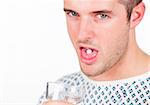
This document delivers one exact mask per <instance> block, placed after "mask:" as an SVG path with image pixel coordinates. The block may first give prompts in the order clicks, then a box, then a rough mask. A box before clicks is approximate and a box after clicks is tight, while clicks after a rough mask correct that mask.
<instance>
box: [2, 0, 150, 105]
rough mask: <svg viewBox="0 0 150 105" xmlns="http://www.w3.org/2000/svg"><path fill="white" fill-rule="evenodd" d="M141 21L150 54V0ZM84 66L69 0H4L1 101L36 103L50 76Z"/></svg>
mask: <svg viewBox="0 0 150 105" xmlns="http://www.w3.org/2000/svg"><path fill="white" fill-rule="evenodd" d="M145 1H146V7H147V10H146V15H145V17H144V20H143V21H142V23H140V25H139V26H138V27H137V40H138V43H139V46H140V47H141V48H142V49H143V50H144V51H146V52H147V53H149V54H150V30H149V28H148V27H149V26H150V1H149V0H145ZM75 71H79V66H78V62H77V57H76V54H75V51H74V49H73V47H72V45H71V42H70V40H69V37H68V34H67V30H66V24H65V17H64V14H63V0H0V105H36V103H37V101H38V98H39V97H40V95H41V94H42V92H43V91H44V89H45V85H46V82H47V81H55V80H56V79H58V78H60V77H61V76H63V75H66V74H68V73H72V72H75Z"/></svg>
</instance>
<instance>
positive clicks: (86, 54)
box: [81, 48, 97, 60]
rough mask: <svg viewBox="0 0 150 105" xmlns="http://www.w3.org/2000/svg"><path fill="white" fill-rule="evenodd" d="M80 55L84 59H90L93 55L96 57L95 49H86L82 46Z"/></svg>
mask: <svg viewBox="0 0 150 105" xmlns="http://www.w3.org/2000/svg"><path fill="white" fill-rule="evenodd" d="M89 50H91V53H88V51H89ZM81 55H82V57H83V58H84V59H86V60H91V59H93V58H94V57H96V55H97V51H96V50H93V49H86V48H82V50H81Z"/></svg>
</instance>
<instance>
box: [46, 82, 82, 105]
mask: <svg viewBox="0 0 150 105" xmlns="http://www.w3.org/2000/svg"><path fill="white" fill-rule="evenodd" d="M84 93H85V88H84V87H83V86H81V87H77V86H74V85H66V84H64V83H62V82H48V83H47V87H46V99H47V100H49V99H50V100H58V101H65V102H69V103H72V104H75V105H76V104H80V105H81V102H82V101H83V97H84Z"/></svg>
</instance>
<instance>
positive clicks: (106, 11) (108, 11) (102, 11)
mask: <svg viewBox="0 0 150 105" xmlns="http://www.w3.org/2000/svg"><path fill="white" fill-rule="evenodd" d="M64 11H65V12H67V11H71V12H76V11H74V10H71V9H67V8H64ZM76 13H78V12H76ZM91 13H92V14H100V13H108V14H110V13H112V11H111V10H105V9H104V10H99V11H92V12H91Z"/></svg>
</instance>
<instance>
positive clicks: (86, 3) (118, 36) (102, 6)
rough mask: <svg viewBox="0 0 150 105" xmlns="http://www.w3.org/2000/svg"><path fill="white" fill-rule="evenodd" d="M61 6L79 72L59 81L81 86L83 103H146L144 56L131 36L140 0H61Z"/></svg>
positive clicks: (149, 88) (149, 61) (148, 83)
mask: <svg viewBox="0 0 150 105" xmlns="http://www.w3.org/2000/svg"><path fill="white" fill-rule="evenodd" d="M64 11H65V13H66V19H67V27H68V32H69V35H70V39H71V41H72V43H73V45H74V48H75V49H76V52H77V55H78V58H79V62H80V67H81V71H82V72H79V73H74V74H71V75H69V76H65V77H64V78H62V79H60V81H62V82H64V83H66V84H67V83H69V84H75V85H78V86H81V85H84V86H85V89H86V93H85V97H84V100H83V103H82V104H83V105H148V102H150V72H149V70H150V57H149V55H147V54H146V53H144V52H143V51H142V50H141V49H140V48H139V47H138V45H137V42H136V39H135V36H136V33H135V28H136V26H137V25H138V24H139V23H140V21H141V20H142V18H143V15H144V11H145V5H144V3H143V2H142V0H64ZM149 104H150V103H149ZM44 105H70V104H69V103H65V102H57V101H51V100H50V101H47V102H45V103H44Z"/></svg>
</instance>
